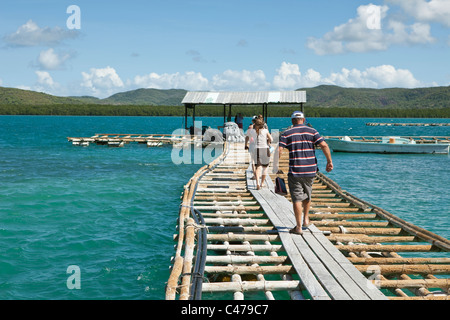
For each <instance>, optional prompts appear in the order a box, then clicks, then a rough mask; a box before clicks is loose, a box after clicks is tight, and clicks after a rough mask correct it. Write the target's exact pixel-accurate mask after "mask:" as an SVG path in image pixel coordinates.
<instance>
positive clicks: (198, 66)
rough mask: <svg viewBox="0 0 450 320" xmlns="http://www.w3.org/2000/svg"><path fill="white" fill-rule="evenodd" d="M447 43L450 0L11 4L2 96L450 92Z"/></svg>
mask: <svg viewBox="0 0 450 320" xmlns="http://www.w3.org/2000/svg"><path fill="white" fill-rule="evenodd" d="M71 5H76V6H77V7H78V9H79V11H78V12H79V14H78V13H77V11H72V10H69V13H68V12H67V9H68V8H69V6H71ZM76 23H79V24H76ZM449 31H450V0H431V1H430V0H381V1H375V0H373V1H354V0H343V1H332V0H327V1H324V0H315V1H306V0H277V1H273V0H240V1H237V0H227V1H219V0H209V1H206V0H183V1H178V0H164V1H163V0H147V1H141V0H129V1H107V0H97V1H94V0H91V1H84V0H83V1H80V0H77V1H76V0H70V1H65V0H43V1H32V0H28V1H25V0H3V1H2V2H1V3H0V85H1V86H4V87H15V88H22V89H29V90H36V91H42V92H46V93H51V94H55V95H61V96H69V95H91V96H96V97H100V98H104V97H107V96H110V95H112V94H114V93H117V92H123V91H128V90H133V89H137V88H158V89H171V88H180V89H187V90H217V91H224V90H242V91H252V90H294V89H298V88H307V87H314V86H317V85H320V84H335V85H339V86H343V87H370V88H386V87H406V88H414V87H428V86H448V85H450V62H449V61H450V59H449V57H450V32H449Z"/></svg>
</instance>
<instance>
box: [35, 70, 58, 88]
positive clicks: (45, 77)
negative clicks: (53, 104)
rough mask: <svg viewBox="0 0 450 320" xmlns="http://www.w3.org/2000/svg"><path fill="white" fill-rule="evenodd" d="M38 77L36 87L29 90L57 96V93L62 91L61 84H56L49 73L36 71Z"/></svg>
mask: <svg viewBox="0 0 450 320" xmlns="http://www.w3.org/2000/svg"><path fill="white" fill-rule="evenodd" d="M35 73H36V75H37V81H36V85H35V86H34V87H33V88H30V89H27V90H34V91H39V92H45V93H49V94H56V91H58V90H59V89H60V87H61V86H60V85H59V83H57V82H55V81H54V80H53V78H52V76H51V75H50V73H48V72H47V71H39V70H38V71H35Z"/></svg>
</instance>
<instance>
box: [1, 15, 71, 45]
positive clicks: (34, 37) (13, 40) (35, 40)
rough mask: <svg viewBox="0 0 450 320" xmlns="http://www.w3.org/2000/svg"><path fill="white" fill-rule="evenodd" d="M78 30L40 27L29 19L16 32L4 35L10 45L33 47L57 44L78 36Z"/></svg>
mask: <svg viewBox="0 0 450 320" xmlns="http://www.w3.org/2000/svg"><path fill="white" fill-rule="evenodd" d="M78 34H79V32H78V31H77V30H67V29H63V28H60V27H54V28H50V27H44V28H41V27H39V26H38V25H37V24H36V23H35V22H34V21H33V20H28V21H27V22H26V23H25V24H24V25H22V26H20V27H19V28H18V29H17V30H16V31H15V32H13V33H11V34H9V35H6V36H4V37H3V40H4V41H5V42H6V43H7V44H8V45H9V46H18V47H31V46H39V45H47V46H51V45H56V44H59V43H60V42H61V41H63V40H65V39H73V38H76V37H77V36H78Z"/></svg>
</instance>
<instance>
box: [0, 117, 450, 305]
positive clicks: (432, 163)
mask: <svg viewBox="0 0 450 320" xmlns="http://www.w3.org/2000/svg"><path fill="white" fill-rule="evenodd" d="M198 120H202V121H203V122H204V123H203V124H208V125H211V126H217V125H220V124H221V122H222V118H198ZM246 120H247V121H246V123H247V122H249V119H246ZM387 121H391V120H389V119H333V118H324V119H310V122H311V123H312V124H313V125H314V127H316V128H317V129H318V130H319V132H320V133H321V134H322V135H429V136H435V135H442V136H443V135H446V136H450V132H449V131H450V129H449V127H367V126H366V125H365V123H366V122H387ZM394 121H395V122H401V121H404V122H413V121H416V122H426V121H429V122H449V121H450V119H428V120H427V119H395V120H394ZM183 124H184V119H182V118H181V117H59V116H0V155H1V156H0V250H1V254H0V299H153V300H158V299H164V288H165V282H166V281H167V279H168V276H169V273H170V271H169V269H168V267H169V263H170V257H171V256H172V255H173V254H174V249H173V245H174V242H173V240H172V235H173V234H174V233H175V232H176V230H175V226H176V219H177V216H178V208H179V204H180V196H181V193H182V189H183V186H184V185H185V184H186V183H187V181H188V180H189V179H190V177H191V176H192V175H193V174H194V173H195V172H196V171H197V170H198V168H200V166H201V165H202V164H183V165H175V164H173V163H172V161H171V148H170V147H162V148H147V147H146V146H145V145H138V144H130V145H126V146H125V147H124V148H108V147H106V146H95V145H93V146H90V147H87V148H83V147H75V146H72V145H71V144H70V143H69V142H68V141H67V139H66V138H67V137H68V136H91V135H93V134H95V133H172V132H173V131H174V130H175V129H177V128H180V127H182V126H183ZM288 125H289V122H288V121H286V119H276V118H273V119H270V120H269V126H270V128H271V129H272V128H283V127H287V126H288ZM318 160H319V167H320V169H321V170H322V171H323V170H324V165H325V161H324V158H323V155H322V154H321V152H320V151H319V152H318ZM333 161H334V165H335V170H334V171H333V172H332V173H330V174H329V176H330V177H331V178H332V179H333V180H335V181H336V182H337V183H339V184H340V185H341V186H342V188H343V189H345V190H347V191H349V192H350V193H352V194H354V195H355V196H357V197H360V198H362V199H364V200H366V201H369V202H371V203H373V204H375V205H378V206H380V207H382V208H384V209H386V210H388V211H390V212H392V213H394V214H396V215H398V216H400V217H401V218H403V219H405V220H407V221H409V222H412V223H414V224H416V225H419V226H421V227H423V228H426V229H428V230H430V231H433V232H435V233H437V234H439V235H441V236H444V237H446V238H450V222H449V214H450V212H449V208H450V197H449V194H448V189H449V188H448V187H449V178H450V170H449V164H450V158H449V156H448V155H364V154H343V153H333ZM72 265H75V266H78V267H79V273H78V274H76V275H78V276H79V277H78V278H77V281H78V280H79V284H80V285H81V287H80V289H70V288H69V287H70V286H69V287H68V285H67V280H68V278H69V277H72V274H71V273H67V269H68V267H69V266H72Z"/></svg>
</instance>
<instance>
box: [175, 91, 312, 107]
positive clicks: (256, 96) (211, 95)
mask: <svg viewBox="0 0 450 320" xmlns="http://www.w3.org/2000/svg"><path fill="white" fill-rule="evenodd" d="M305 102H306V91H253V92H199V91H190V92H187V93H186V96H185V97H184V99H183V101H182V102H181V103H183V104H263V103H267V104H271V103H305Z"/></svg>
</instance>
